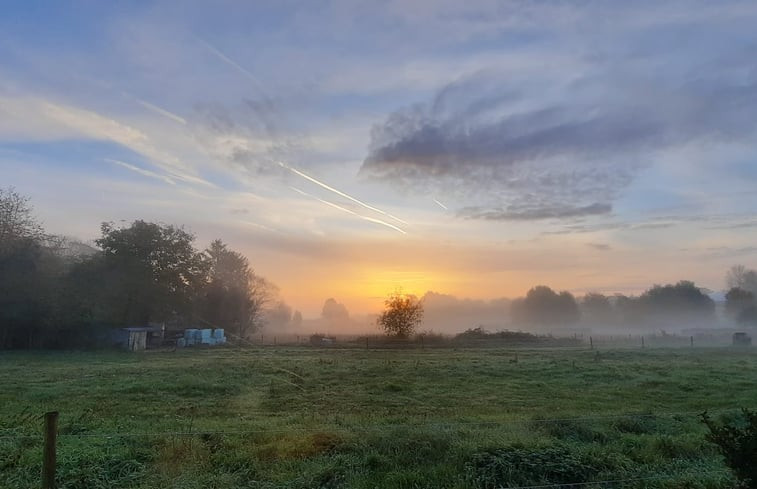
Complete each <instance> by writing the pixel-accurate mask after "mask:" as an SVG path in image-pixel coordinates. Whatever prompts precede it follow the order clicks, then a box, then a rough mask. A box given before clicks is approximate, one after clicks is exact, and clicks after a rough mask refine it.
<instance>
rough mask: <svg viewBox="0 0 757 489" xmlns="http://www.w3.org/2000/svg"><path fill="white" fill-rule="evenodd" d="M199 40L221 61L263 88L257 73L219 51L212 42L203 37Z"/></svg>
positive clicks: (260, 88) (259, 87)
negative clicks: (254, 73)
mask: <svg viewBox="0 0 757 489" xmlns="http://www.w3.org/2000/svg"><path fill="white" fill-rule="evenodd" d="M197 40H198V41H200V43H202V45H203V46H205V48H206V49H207V50H208V51H210V52H211V53H213V54H215V55H216V56H217V57H218V58H219V59H220V60H221V61H223V62H224V63H226V64H227V65H229V66H231V67H232V68H234V69H235V70H237V71H238V72H240V73H241V74H243V75H244V76H246V77H247V78H249V79H250V80H252V81H253V82H255V84H256V85H257V86H258V89H259V90H262V89H263V83H261V81H260V80H258V77H256V76H255V75H253V74H252V72H250V71H249V70H247V69H246V68H244V67H243V66H242V65H240V64H239V63H237V62H236V61H234V60H233V59H231V58H229V57H228V56H226V55H225V54H223V53H222V52H221V51H219V50H218V49H217V48H216V47H215V46H213V45H212V44H210V43H209V42H208V41H206V40H205V39H202V38H199V37H198V38H197Z"/></svg>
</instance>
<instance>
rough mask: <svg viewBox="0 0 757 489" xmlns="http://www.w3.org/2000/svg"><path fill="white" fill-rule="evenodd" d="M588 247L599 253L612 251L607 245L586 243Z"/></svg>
mask: <svg viewBox="0 0 757 489" xmlns="http://www.w3.org/2000/svg"><path fill="white" fill-rule="evenodd" d="M586 246H588V247H590V248H594V249H595V250H599V251H610V250H611V249H612V246H610V245H608V244H607V243H586Z"/></svg>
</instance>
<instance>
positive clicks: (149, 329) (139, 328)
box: [121, 326, 160, 333]
mask: <svg viewBox="0 0 757 489" xmlns="http://www.w3.org/2000/svg"><path fill="white" fill-rule="evenodd" d="M121 330H122V331H128V332H129V333H139V332H142V331H145V332H147V333H160V328H154V327H152V326H132V327H129V328H121Z"/></svg>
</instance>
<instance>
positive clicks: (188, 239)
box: [96, 221, 207, 325]
mask: <svg viewBox="0 0 757 489" xmlns="http://www.w3.org/2000/svg"><path fill="white" fill-rule="evenodd" d="M193 242H194V236H192V235H191V234H189V233H188V232H186V231H184V230H183V229H181V228H177V227H174V226H170V225H161V224H155V223H149V222H145V221H134V222H133V223H132V224H131V225H130V226H128V227H121V228H116V227H114V226H113V225H112V224H109V223H103V225H102V236H101V237H100V238H99V239H98V240H97V241H96V243H97V245H98V246H100V248H101V249H102V253H103V262H102V267H103V268H102V271H103V273H102V274H101V275H100V278H101V283H100V284H98V285H99V286H100V287H101V289H100V290H101V295H100V299H101V300H102V301H103V302H104V303H107V304H108V305H109V306H110V310H109V311H108V312H109V316H110V319H111V321H108V322H110V323H113V324H120V325H133V324H147V323H148V322H150V321H157V322H164V321H170V320H174V319H176V317H177V316H180V315H181V314H182V312H186V311H188V310H189V307H190V305H191V302H192V300H193V299H194V298H195V297H196V296H197V291H198V290H199V288H200V287H201V286H202V285H203V281H204V279H205V276H206V272H207V263H206V262H205V260H204V259H203V256H202V255H201V254H200V253H198V252H197V251H196V250H195V249H194V247H193Z"/></svg>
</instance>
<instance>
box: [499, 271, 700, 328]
mask: <svg viewBox="0 0 757 489" xmlns="http://www.w3.org/2000/svg"><path fill="white" fill-rule="evenodd" d="M714 313H715V302H714V301H713V300H712V299H711V298H710V297H709V296H708V295H707V294H706V293H705V292H704V291H702V289H700V288H699V287H697V286H696V285H695V284H694V282H690V281H687V280H682V281H680V282H678V283H676V284H668V285H654V286H653V287H651V288H650V289H648V290H647V291H645V292H644V293H643V294H641V295H639V296H637V297H634V296H625V295H620V294H618V295H615V296H612V297H608V296H606V295H603V294H600V293H596V292H592V293H588V294H586V295H585V296H584V297H583V298H581V299H580V300H577V299H576V298H575V297H574V296H573V295H572V294H571V293H570V292H566V291H563V292H560V293H557V292H555V291H553V290H552V289H551V288H549V287H546V286H544V285H539V286H537V287H534V288H532V289H531V290H529V291H528V293H527V294H526V297H525V298H520V299H515V300H513V302H512V306H511V319H512V322H513V323H514V324H516V325H524V326H561V325H571V324H576V323H578V322H579V321H581V322H582V323H583V324H586V325H590V326H592V325H593V326H602V325H605V326H607V325H627V324H649V325H655V326H659V327H664V326H666V325H667V324H670V323H673V322H675V323H680V321H681V320H682V319H683V320H685V319H687V318H690V319H692V320H696V321H701V320H703V319H704V320H707V319H712V318H713V317H714Z"/></svg>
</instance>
